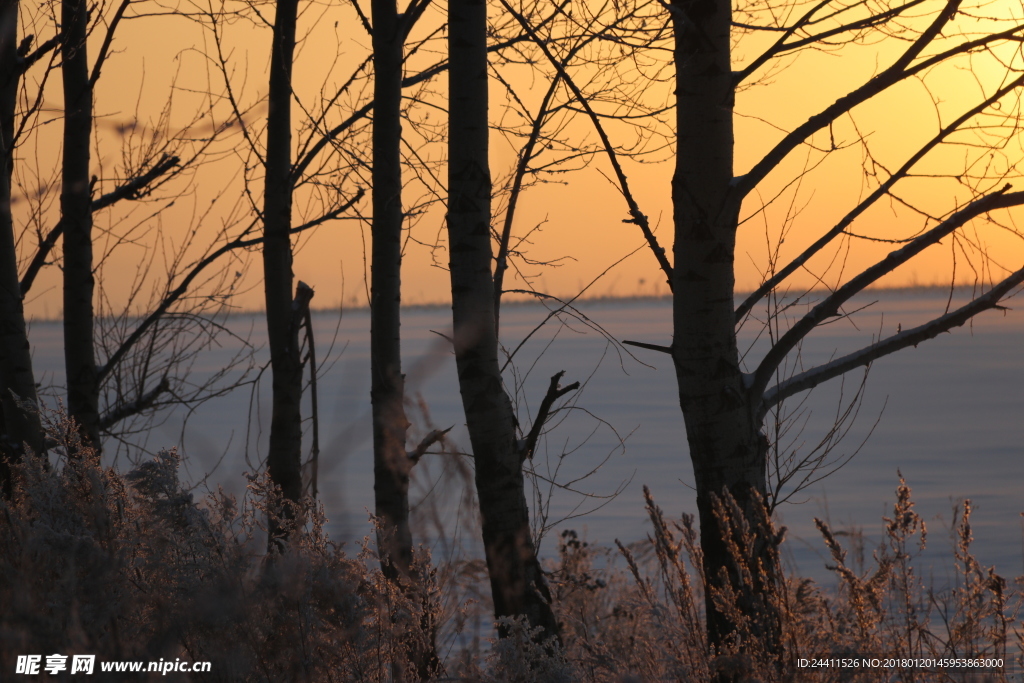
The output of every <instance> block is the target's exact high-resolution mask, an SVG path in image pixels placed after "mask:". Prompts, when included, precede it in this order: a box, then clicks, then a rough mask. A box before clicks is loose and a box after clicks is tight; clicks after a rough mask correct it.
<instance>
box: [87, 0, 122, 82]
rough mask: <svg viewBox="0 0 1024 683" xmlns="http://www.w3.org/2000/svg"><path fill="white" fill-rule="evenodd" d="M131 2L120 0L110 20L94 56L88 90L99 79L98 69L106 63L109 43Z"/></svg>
mask: <svg viewBox="0 0 1024 683" xmlns="http://www.w3.org/2000/svg"><path fill="white" fill-rule="evenodd" d="M131 1H132V0H121V4H120V5H118V7H117V11H116V12H115V13H114V17H113V19H111V20H110V26H108V27H107V34H106V35H105V36H103V45H102V46H101V47H100V52H99V54H98V55H97V56H96V63H95V64H93V66H92V75H91V76H90V77H89V87H90V88H92V87H95V86H96V81H97V80H98V79H99V77H100V69H102V68H103V63H104V62H106V61H107V55H108V53H109V52H110V43H111V42H113V40H114V31H115V30H117V25H118V24H119V23H121V18H122V17H123V16H124V13H125V10H127V9H128V5H129V4H131Z"/></svg>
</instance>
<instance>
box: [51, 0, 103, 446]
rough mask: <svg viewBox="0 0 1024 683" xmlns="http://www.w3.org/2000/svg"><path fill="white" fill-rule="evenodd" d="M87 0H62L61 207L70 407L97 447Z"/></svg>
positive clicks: (65, 362)
mask: <svg viewBox="0 0 1024 683" xmlns="http://www.w3.org/2000/svg"><path fill="white" fill-rule="evenodd" d="M88 23H89V10H88V5H87V3H86V0H63V2H62V3H61V26H62V28H63V30H64V40H63V42H62V43H61V58H62V67H61V77H62V80H63V85H64V159H63V165H62V168H61V181H62V186H61V195H60V210H61V224H62V225H63V226H64V367H65V371H66V373H67V385H68V412H69V413H70V415H71V417H72V418H74V420H75V421H76V422H77V423H78V426H79V429H80V430H81V433H82V436H83V438H84V439H85V441H86V442H87V443H88V444H89V445H91V446H92V447H93V448H95V449H97V450H99V448H100V436H99V382H98V379H97V374H96V354H95V351H94V349H93V285H94V282H93V273H92V268H93V257H92V188H91V182H90V179H89V144H90V138H91V135H92V86H91V85H90V84H89V61H88V55H87V53H86V40H87V28H88Z"/></svg>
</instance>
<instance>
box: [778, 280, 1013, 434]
mask: <svg viewBox="0 0 1024 683" xmlns="http://www.w3.org/2000/svg"><path fill="white" fill-rule="evenodd" d="M1022 282H1024V268H1022V269H1020V270H1018V271H1017V272H1015V273H1013V274H1012V275H1010V276H1009V277H1008V278H1006V279H1005V280H1003V281H1002V282H1000V283H999V284H998V285H996V286H995V287H993V288H992V289H991V290H989V292H987V293H986V294H984V295H983V296H979V297H978V298H977V299H974V300H973V301H971V302H970V303H968V304H967V305H965V306H962V307H960V308H958V309H957V310H955V311H953V312H952V313H947V314H946V315H943V316H941V317H938V318H936V319H935V320H932V321H930V322H927V323H925V324H924V325H920V326H918V327H915V328H913V329H910V330H904V331H903V332H900V333H898V334H894V335H892V336H891V337H888V338H886V339H883V340H881V341H878V342H876V343H874V344H872V345H871V346H867V347H865V348H863V349H860V350H859V351H854V352H853V353H850V354H848V355H846V356H843V357H842V358H837V359H835V360H833V361H831V362H830V363H826V364H824V365H820V366H818V367H815V368H811V369H810V370H807V371H805V372H801V373H800V374H798V375H794V376H792V377H790V378H789V379H787V380H785V381H783V382H780V383H779V384H777V385H776V386H774V387H772V388H771V389H769V390H768V391H767V392H766V393H765V395H764V399H763V401H762V404H761V407H760V411H761V414H762V415H763V414H764V413H765V412H767V411H768V409H770V408H771V407H772V406H774V405H777V404H778V403H780V402H782V401H784V400H785V399H787V398H789V397H790V396H793V395H794V394H798V393H800V392H801V391H807V390H809V389H813V388H814V387H816V386H818V385H819V384H821V383H822V382H826V381H828V380H830V379H833V378H834V377H839V376H840V375H842V374H844V373H847V372H849V371H850V370H853V369H855V368H858V367H863V366H866V365H868V364H870V363H872V362H873V361H875V360H877V359H878V358H881V357H882V356H887V355H889V354H891V353H895V352H896V351H899V350H900V349H905V348H907V347H908V346H917V345H918V344H920V343H921V342H923V341H927V340H929V339H933V338H934V337H937V336H938V335H940V334H942V333H943V332H948V331H949V330H951V329H953V328H954V327H960V326H961V325H963V324H964V323H965V322H967V321H968V320H970V319H971V318H973V317H974V316H976V315H978V314H979V313H981V312H982V311H987V310H990V309H993V308H1001V306H1000V305H999V300H1000V299H1001V298H1002V297H1003V296H1004V295H1005V294H1006V293H1008V292H1009V291H1010V290H1011V289H1013V288H1014V287H1016V286H1017V285H1019V284H1020V283H1022Z"/></svg>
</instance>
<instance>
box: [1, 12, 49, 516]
mask: <svg viewBox="0 0 1024 683" xmlns="http://www.w3.org/2000/svg"><path fill="white" fill-rule="evenodd" d="M19 80H20V70H19V65H18V2H17V0H3V2H0V173H2V175H0V439H2V441H0V490H2V493H3V495H4V496H5V497H9V496H10V494H11V485H12V481H11V476H10V475H11V472H10V468H9V466H8V464H7V462H6V460H10V461H11V462H17V461H18V460H19V459H20V458H21V457H22V456H23V455H24V454H25V450H26V447H27V448H28V450H30V451H32V452H33V453H35V454H36V455H40V454H42V453H43V430H42V427H41V426H40V423H39V414H38V413H37V412H34V411H33V410H26V409H24V408H23V406H24V405H25V404H27V405H28V406H33V407H34V406H36V383H35V376H34V374H33V372H32V354H31V349H30V348H29V343H28V333H27V331H26V328H25V311H24V309H23V307H22V300H21V286H20V283H19V279H18V254H17V249H16V246H15V239H14V218H13V216H12V213H11V175H12V173H13V172H14V115H15V108H16V103H17V97H18V83H19ZM15 397H17V399H15ZM18 401H20V402H21V403H22V405H21V406H19V405H18Z"/></svg>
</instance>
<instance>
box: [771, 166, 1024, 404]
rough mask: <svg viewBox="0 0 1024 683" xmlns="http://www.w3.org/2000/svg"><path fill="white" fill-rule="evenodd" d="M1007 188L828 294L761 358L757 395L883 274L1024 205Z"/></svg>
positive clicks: (1023, 195) (1019, 194) (1023, 200)
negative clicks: (982, 220)
mask: <svg viewBox="0 0 1024 683" xmlns="http://www.w3.org/2000/svg"><path fill="white" fill-rule="evenodd" d="M1008 189H1009V185H1007V186H1006V187H1004V188H1003V189H1002V190H1000V191H998V192H994V193H992V194H989V195H986V196H984V197H981V198H980V199H976V200H975V201H973V202H971V203H970V204H968V205H967V206H966V207H964V208H963V209H961V210H960V211H957V212H956V213H954V214H953V215H952V216H950V217H949V218H947V219H946V220H944V221H942V222H941V223H939V224H938V225H936V226H935V227H934V228H932V229H931V230H929V231H927V232H926V233H924V234H923V235H921V236H920V237H917V238H916V239H914V240H913V241H911V242H910V243H908V244H907V245H906V246H904V247H903V248H901V249H897V250H896V251H893V252H890V253H889V255H888V256H886V257H885V258H884V259H882V260H881V261H879V262H878V263H876V264H875V265H873V266H871V267H870V268H868V269H867V270H865V271H864V272H862V273H861V274H860V275H857V276H856V277H854V278H853V279H852V280H850V281H849V282H847V283H846V284H845V285H843V286H842V287H840V288H839V289H837V290H836V291H835V292H833V293H832V294H831V295H829V296H827V297H826V298H825V299H824V300H823V301H822V302H821V303H819V304H818V305H817V306H815V307H814V308H812V309H811V310H810V311H809V312H808V313H807V314H806V315H805V316H804V317H803V318H801V319H800V320H799V321H798V322H797V323H796V324H795V325H793V327H791V328H790V329H789V330H788V331H787V332H786V333H785V334H783V335H782V337H781V338H780V339H779V341H778V342H776V343H775V345H774V346H773V347H772V349H771V350H770V351H769V352H768V353H767V354H766V355H765V357H764V360H762V361H761V364H760V365H758V367H757V370H756V371H755V372H754V378H753V383H752V385H751V391H752V392H753V393H754V394H755V395H756V394H761V393H762V392H764V390H765V388H766V387H767V386H768V382H769V380H770V379H771V377H772V375H773V374H774V373H775V370H776V369H777V368H778V367H779V365H780V364H781V363H782V360H783V359H784V358H785V357H786V355H787V354H789V352H790V351H792V350H793V349H794V348H796V345H797V344H799V343H800V341H801V340H802V339H803V338H804V337H806V336H807V335H808V334H809V333H810V332H811V330H813V329H814V328H815V327H817V326H818V324H820V323H821V322H823V321H825V320H827V319H828V318H830V317H832V316H834V315H836V314H837V313H838V311H839V308H840V307H841V306H842V305H843V304H844V303H846V302H847V301H849V299H850V298H851V297H853V296H854V295H855V294H857V293H858V292H861V291H862V290H864V289H865V288H866V287H868V286H869V285H871V284H872V283H874V282H876V281H877V280H879V279H880V278H881V277H883V276H884V275H887V274H888V273H891V272H892V271H893V270H895V269H896V268H897V267H899V266H901V265H903V264H904V263H906V262H907V261H909V260H910V259H912V258H913V257H915V256H917V255H918V254H920V253H921V252H922V251H924V250H925V249H927V248H928V247H930V246H932V245H933V244H936V243H938V241H939V240H941V239H942V238H944V237H946V236H947V235H949V234H950V233H952V232H953V231H955V230H957V229H958V228H960V227H962V226H963V225H965V224H966V223H967V222H968V221H970V220H972V219H974V218H976V217H977V216H980V215H982V214H984V213H987V212H989V211H993V210H996V209H1005V208H1009V207H1011V206H1020V205H1022V204H1024V192H1008V191H1007V190H1008Z"/></svg>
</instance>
